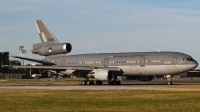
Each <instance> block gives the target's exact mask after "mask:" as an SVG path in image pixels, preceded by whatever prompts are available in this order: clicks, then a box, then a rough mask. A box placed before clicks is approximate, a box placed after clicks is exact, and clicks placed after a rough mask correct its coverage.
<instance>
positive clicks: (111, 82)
mask: <svg viewBox="0 0 200 112" xmlns="http://www.w3.org/2000/svg"><path fill="white" fill-rule="evenodd" d="M120 84H121V82H120V81H108V85H120Z"/></svg>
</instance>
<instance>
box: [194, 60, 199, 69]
mask: <svg viewBox="0 0 200 112" xmlns="http://www.w3.org/2000/svg"><path fill="white" fill-rule="evenodd" d="M194 63H195V64H194V65H195V67H194V68H196V67H197V66H198V62H197V61H196V60H195V62H194Z"/></svg>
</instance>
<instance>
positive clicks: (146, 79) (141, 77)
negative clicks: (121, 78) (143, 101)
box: [135, 76, 153, 81]
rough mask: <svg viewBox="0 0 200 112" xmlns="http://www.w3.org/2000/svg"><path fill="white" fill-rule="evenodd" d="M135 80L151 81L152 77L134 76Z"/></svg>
mask: <svg viewBox="0 0 200 112" xmlns="http://www.w3.org/2000/svg"><path fill="white" fill-rule="evenodd" d="M135 79H137V80H139V81H151V80H152V79H153V76H136V77H135Z"/></svg>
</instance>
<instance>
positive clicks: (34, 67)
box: [12, 66, 121, 71]
mask: <svg viewBox="0 0 200 112" xmlns="http://www.w3.org/2000/svg"><path fill="white" fill-rule="evenodd" d="M12 68H15V69H18V68H31V69H43V70H81V71H82V70H84V71H92V70H94V69H106V70H111V71H121V69H119V68H118V67H90V66H12Z"/></svg>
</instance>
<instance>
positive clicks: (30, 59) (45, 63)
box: [10, 56, 56, 65]
mask: <svg viewBox="0 0 200 112" xmlns="http://www.w3.org/2000/svg"><path fill="white" fill-rule="evenodd" d="M10 57H13V58H18V59H23V60H28V61H33V62H37V63H41V64H44V65H56V64H55V63H54V62H50V61H45V60H39V59H33V58H26V57H21V56H10Z"/></svg>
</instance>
